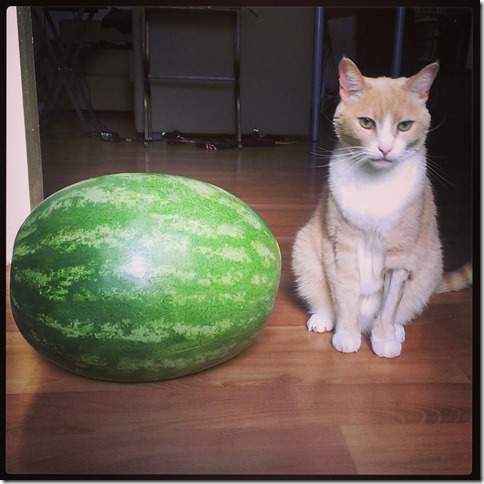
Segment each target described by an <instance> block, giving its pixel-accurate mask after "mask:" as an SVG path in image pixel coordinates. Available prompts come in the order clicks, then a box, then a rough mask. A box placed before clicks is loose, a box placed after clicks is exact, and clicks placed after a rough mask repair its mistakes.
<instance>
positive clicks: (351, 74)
mask: <svg viewBox="0 0 484 484" xmlns="http://www.w3.org/2000/svg"><path fill="white" fill-rule="evenodd" d="M338 71H339V95H340V96H341V99H345V100H346V99H349V98H351V97H353V96H358V95H359V94H360V93H361V91H362V90H363V89H364V88H365V80H364V78H363V76H362V74H361V72H360V71H359V69H358V67H356V64H355V63H354V62H353V61H351V60H350V59H348V58H346V57H343V59H341V61H340V63H339V67H338Z"/></svg>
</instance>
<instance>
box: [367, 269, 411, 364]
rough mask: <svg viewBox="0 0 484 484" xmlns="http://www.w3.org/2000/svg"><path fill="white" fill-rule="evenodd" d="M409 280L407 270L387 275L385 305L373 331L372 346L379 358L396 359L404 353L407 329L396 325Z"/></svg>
mask: <svg viewBox="0 0 484 484" xmlns="http://www.w3.org/2000/svg"><path fill="white" fill-rule="evenodd" d="M407 279H408V272H407V271H406V270H405V269H398V270H393V271H388V272H387V273H386V274H385V284H384V291H383V304H382V308H381V311H380V313H379V315H378V317H377V319H376V321H375V323H374V326H373V329H372V331H371V345H372V348H373V351H374V352H375V353H376V354H377V355H378V356H381V357H384V358H395V357H397V356H399V355H400V353H401V352H402V343H403V341H404V340H405V329H404V327H403V325H402V324H395V318H396V315H397V310H398V306H399V305H400V302H401V300H402V297H403V293H404V291H405V283H406V281H407Z"/></svg>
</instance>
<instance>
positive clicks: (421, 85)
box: [405, 62, 439, 102]
mask: <svg viewBox="0 0 484 484" xmlns="http://www.w3.org/2000/svg"><path fill="white" fill-rule="evenodd" d="M438 72H439V63H438V62H434V63H433V64H429V65H428V66H426V67H424V68H423V69H422V70H421V71H420V72H419V73H418V74H415V75H414V76H412V77H410V78H409V79H408V80H407V82H406V83H405V85H406V87H407V89H408V90H409V91H410V92H413V93H415V94H417V95H418V97H419V99H420V100H421V101H422V102H426V101H427V99H428V97H429V92H430V88H431V86H432V83H433V82H434V79H435V77H436V76H437V73H438Z"/></svg>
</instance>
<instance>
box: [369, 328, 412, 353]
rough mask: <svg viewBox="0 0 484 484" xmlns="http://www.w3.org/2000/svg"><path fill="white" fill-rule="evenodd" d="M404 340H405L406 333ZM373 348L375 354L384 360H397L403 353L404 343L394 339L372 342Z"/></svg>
mask: <svg viewBox="0 0 484 484" xmlns="http://www.w3.org/2000/svg"><path fill="white" fill-rule="evenodd" d="M403 338H404V339H405V331H404V332H403ZM371 347H372V348H373V351H374V352H375V354H376V355H378V356H380V357H382V358H396V357H397V356H400V353H401V352H402V342H401V341H398V340H397V339H394V338H393V339H387V340H384V341H375V340H371Z"/></svg>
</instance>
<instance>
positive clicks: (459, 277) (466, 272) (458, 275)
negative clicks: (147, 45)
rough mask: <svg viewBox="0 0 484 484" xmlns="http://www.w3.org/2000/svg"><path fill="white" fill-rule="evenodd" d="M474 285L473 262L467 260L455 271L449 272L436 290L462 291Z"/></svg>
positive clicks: (439, 291)
mask: <svg viewBox="0 0 484 484" xmlns="http://www.w3.org/2000/svg"><path fill="white" fill-rule="evenodd" d="M471 285H472V264H471V263H470V262H467V264H464V265H463V266H462V267H460V268H459V269H457V270H455V271H451V272H447V273H446V274H444V277H443V278H442V280H441V281H440V284H439V285H438V287H437V289H436V291H435V292H437V293H441V292H450V291H460V290H461V289H465V288H466V287H469V286H471Z"/></svg>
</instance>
